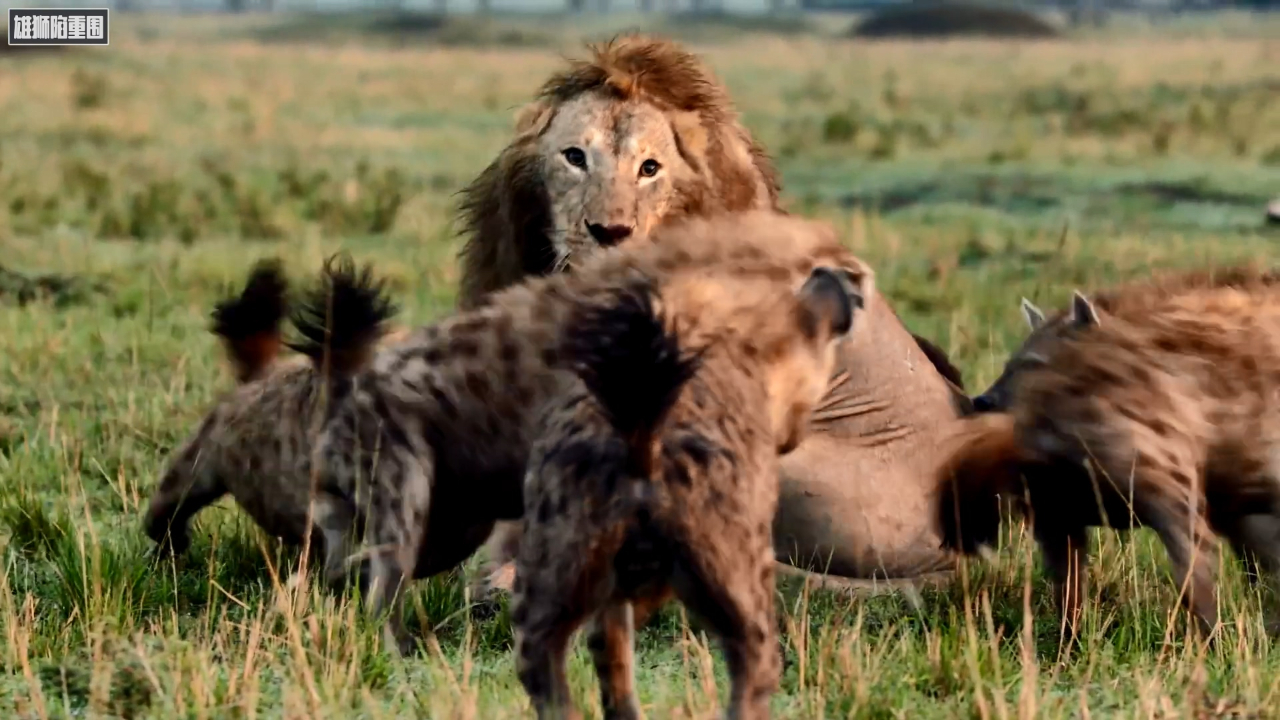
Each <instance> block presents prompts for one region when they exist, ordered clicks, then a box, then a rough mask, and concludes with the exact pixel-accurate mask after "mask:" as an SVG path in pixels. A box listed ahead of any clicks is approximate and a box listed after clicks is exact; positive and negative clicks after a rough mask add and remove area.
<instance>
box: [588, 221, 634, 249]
mask: <svg viewBox="0 0 1280 720" xmlns="http://www.w3.org/2000/svg"><path fill="white" fill-rule="evenodd" d="M587 232H588V233H591V237H593V238H595V241H596V242H598V243H600V244H601V245H602V246H604V247H611V246H613V245H617V244H618V243H620V242H622V241H623V240H626V239H627V238H629V237H631V227H630V226H629V225H601V224H600V223H593V222H588V223H587Z"/></svg>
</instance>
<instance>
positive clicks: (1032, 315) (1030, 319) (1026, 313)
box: [1022, 298, 1044, 331]
mask: <svg viewBox="0 0 1280 720" xmlns="http://www.w3.org/2000/svg"><path fill="white" fill-rule="evenodd" d="M1022 317H1023V319H1024V320H1026V321H1027V327H1030V328H1031V329H1032V330H1033V331H1034V330H1035V329H1036V328H1038V327H1040V326H1041V325H1043V324H1044V313H1042V312H1040V308H1038V307H1036V306H1035V304H1034V303H1032V302H1031V301H1030V300H1028V299H1026V298H1022Z"/></svg>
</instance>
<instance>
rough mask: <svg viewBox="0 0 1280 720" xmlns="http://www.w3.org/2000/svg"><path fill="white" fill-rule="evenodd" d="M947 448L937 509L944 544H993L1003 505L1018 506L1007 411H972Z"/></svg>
mask: <svg viewBox="0 0 1280 720" xmlns="http://www.w3.org/2000/svg"><path fill="white" fill-rule="evenodd" d="M958 422H959V423H960V425H959V427H960V429H959V430H958V432H957V433H956V434H955V435H954V436H953V437H952V438H951V442H954V443H955V445H953V446H952V450H951V452H950V453H949V454H948V455H946V456H945V458H944V459H943V461H942V463H941V464H940V465H939V467H938V470H937V474H936V481H937V483H938V484H937V496H936V502H937V504H936V512H937V519H938V523H939V526H940V528H941V529H942V542H943V545H944V546H945V547H947V548H950V549H953V550H959V551H962V552H965V553H974V552H976V551H977V550H978V548H979V546H982V545H994V544H995V542H996V540H997V538H998V537H999V531H1000V519H1001V515H1002V508H1003V507H1010V506H1012V507H1015V508H1018V507H1021V498H1022V480H1021V478H1022V474H1021V471H1022V467H1023V465H1024V463H1025V462H1026V460H1027V456H1026V454H1025V453H1024V452H1023V451H1022V448H1021V447H1020V446H1019V445H1018V441H1017V436H1016V435H1015V433H1014V419H1013V416H1012V415H1010V414H1008V413H990V414H983V415H975V416H971V417H967V418H965V419H963V420H959V421H958Z"/></svg>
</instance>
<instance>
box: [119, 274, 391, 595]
mask: <svg viewBox="0 0 1280 720" xmlns="http://www.w3.org/2000/svg"><path fill="white" fill-rule="evenodd" d="M287 292H288V282H287V280H286V278H285V277H284V276H283V274H282V273H281V271H280V266H279V264H278V262H276V261H267V262H264V263H260V264H259V265H258V266H256V267H255V268H254V270H253V272H252V273H251V275H250V277H249V279H248V281H247V282H246V284H245V287H244V290H243V291H242V292H241V294H240V295H239V296H238V297H234V298H228V299H226V300H224V301H222V302H220V303H218V305H217V307H216V308H215V310H214V313H213V317H214V325H213V331H214V332H215V333H216V334H217V335H218V336H219V337H220V338H221V339H222V340H223V342H224V343H225V344H226V346H227V349H228V354H229V355H230V358H231V362H232V366H233V368H234V369H235V375H236V378H237V379H238V380H239V381H240V382H241V384H240V385H239V386H237V387H236V388H235V389H234V390H232V391H231V392H229V393H227V394H226V395H225V396H224V397H223V398H222V399H221V400H220V401H219V402H218V403H217V405H216V406H214V408H213V409H212V410H211V411H210V412H209V413H208V414H207V415H206V416H205V418H204V420H203V421H201V423H200V425H199V427H198V429H197V430H196V432H195V433H194V434H193V435H192V436H191V437H190V438H188V439H187V440H186V442H184V443H183V445H182V446H181V447H180V448H179V449H178V450H177V451H176V452H175V453H174V455H173V457H172V459H171V460H170V461H169V463H168V468H167V469H166V470H165V473H164V475H163V476H162V478H161V480H160V483H159V485H158V486H157V488H156V489H155V491H154V492H153V494H152V497H151V500H150V503H149V506H148V508H147V511H146V515H145V519H144V528H145V530H146V533H147V535H148V536H149V537H151V539H152V540H154V541H155V542H157V543H159V549H160V550H161V552H162V553H167V552H175V553H178V554H180V553H182V552H183V551H185V550H186V548H187V546H188V544H189V543H190V523H191V519H192V517H193V516H194V515H195V514H196V513H198V512H199V511H200V510H202V509H203V508H205V507H207V506H208V505H210V504H212V503H214V502H216V501H217V500H218V499H219V498H221V497H222V496H223V495H225V494H227V493H230V494H231V495H232V497H233V498H234V499H235V501H236V503H237V504H238V505H239V506H240V507H241V508H242V509H243V510H244V511H245V512H246V513H248V514H249V516H250V517H252V518H253V519H254V520H255V521H256V522H257V523H258V525H260V526H261V527H262V528H263V529H264V530H265V531H267V532H268V533H270V534H271V535H273V536H275V537H277V538H279V539H281V540H282V541H283V542H284V543H286V544H287V545H292V546H297V545H304V544H308V543H304V540H306V539H308V538H309V539H310V543H309V544H308V545H309V548H310V550H312V551H323V552H324V554H325V558H326V560H325V564H326V566H327V567H328V568H329V570H330V572H331V574H334V575H341V573H342V571H343V569H344V567H345V565H344V564H343V561H344V560H345V558H346V555H347V554H348V553H349V550H348V549H347V548H346V547H345V544H344V542H345V541H344V540H342V533H343V532H344V531H345V530H346V528H347V527H349V525H350V523H351V520H352V518H353V517H354V515H353V508H352V505H351V503H350V501H349V499H348V498H346V497H345V496H341V495H337V494H334V493H332V492H329V491H328V489H326V488H313V487H312V482H311V471H310V468H311V464H310V460H311V457H310V451H311V446H312V439H313V438H314V437H315V434H316V432H317V427H316V424H317V422H318V421H319V420H321V419H322V418H323V413H322V408H323V406H324V402H325V398H324V393H325V391H326V387H327V384H326V382H325V381H324V379H323V377H324V373H325V372H327V371H328V370H329V369H330V368H329V366H330V365H337V366H339V367H340V368H341V369H342V370H343V371H346V372H351V371H353V370H354V368H355V365H358V364H359V363H361V362H364V360H365V359H366V358H367V352H366V351H367V347H368V345H369V344H370V343H372V342H375V341H376V340H377V339H378V338H380V337H381V336H382V333H383V330H384V327H385V324H386V322H387V321H388V320H389V319H390V318H392V317H393V316H394V315H395V313H396V307H395V305H394V304H393V303H392V302H391V301H390V300H388V299H387V298H386V297H385V295H384V293H383V288H382V284H381V283H380V282H379V281H377V280H376V279H375V278H374V277H373V276H372V270H371V268H369V267H368V266H366V267H365V268H364V269H363V270H362V271H357V270H356V268H355V266H354V264H353V263H352V262H351V259H350V258H349V257H346V256H334V257H332V258H330V259H329V261H328V262H327V263H326V266H325V272H324V274H323V276H322V281H321V283H320V284H318V285H316V286H315V287H313V288H311V289H310V291H309V293H308V295H307V297H305V298H304V299H303V300H304V301H303V303H302V305H301V306H300V307H299V308H296V309H295V310H296V312H300V313H303V315H302V320H303V321H313V319H314V316H315V315H316V313H321V317H322V319H323V318H324V317H325V315H324V314H325V313H327V314H328V318H327V320H328V322H327V327H328V329H329V331H330V333H331V337H330V338H329V343H328V346H327V347H328V350H329V352H328V353H327V354H325V353H319V354H317V355H316V356H315V358H314V359H315V363H314V364H312V363H307V362H301V363H298V362H276V353H277V350H278V349H279V348H280V346H281V345H282V344H283V340H282V332H281V327H280V326H281V323H282V321H283V319H284V317H285V315H286V313H287V312H288V307H289V303H288V301H287V297H286V295H287ZM309 513H310V515H311V518H310V519H309V518H308V514H309ZM308 527H311V529H312V530H311V532H310V533H308V531H307V528H308Z"/></svg>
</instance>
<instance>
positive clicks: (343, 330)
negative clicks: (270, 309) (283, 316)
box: [289, 253, 399, 383]
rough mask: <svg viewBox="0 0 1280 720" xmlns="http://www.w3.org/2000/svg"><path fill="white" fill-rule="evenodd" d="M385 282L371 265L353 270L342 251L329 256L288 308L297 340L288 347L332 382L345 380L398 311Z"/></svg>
mask: <svg viewBox="0 0 1280 720" xmlns="http://www.w3.org/2000/svg"><path fill="white" fill-rule="evenodd" d="M384 285H385V280H383V279H380V278H375V277H374V275H373V268H372V266H370V265H365V266H364V268H363V269H361V270H356V266H355V263H354V262H352V260H351V258H350V256H348V255H346V254H345V253H340V254H337V255H333V256H331V257H330V258H329V259H328V260H326V261H325V264H324V269H323V271H322V272H321V273H320V280H319V282H318V283H316V284H315V286H313V287H311V288H309V289H308V290H307V292H306V293H305V294H304V296H303V298H302V299H301V301H300V302H299V304H298V307H297V309H295V310H294V312H293V326H294V328H295V329H297V331H298V334H299V335H301V336H302V339H301V340H300V341H298V342H292V343H289V347H291V348H293V349H294V350H297V351H298V352H300V353H302V354H303V355H306V356H307V357H308V358H310V359H311V363H312V365H313V366H315V368H316V370H317V371H319V372H321V373H323V374H325V375H326V376H327V377H328V378H330V382H331V383H338V382H345V381H346V380H347V379H348V378H350V377H351V376H352V375H353V374H355V373H356V372H357V371H359V370H360V369H361V368H363V367H364V366H365V364H366V363H367V362H368V361H369V358H370V357H371V356H372V355H373V352H374V349H375V348H376V346H377V344H378V340H379V339H380V338H381V337H382V335H383V333H384V332H385V331H386V323H387V321H388V320H390V319H391V318H392V317H394V316H395V314H396V313H397V312H398V311H399V308H398V307H396V305H395V303H393V302H392V301H391V300H390V298H388V297H387V296H386V294H385V291H384Z"/></svg>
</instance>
